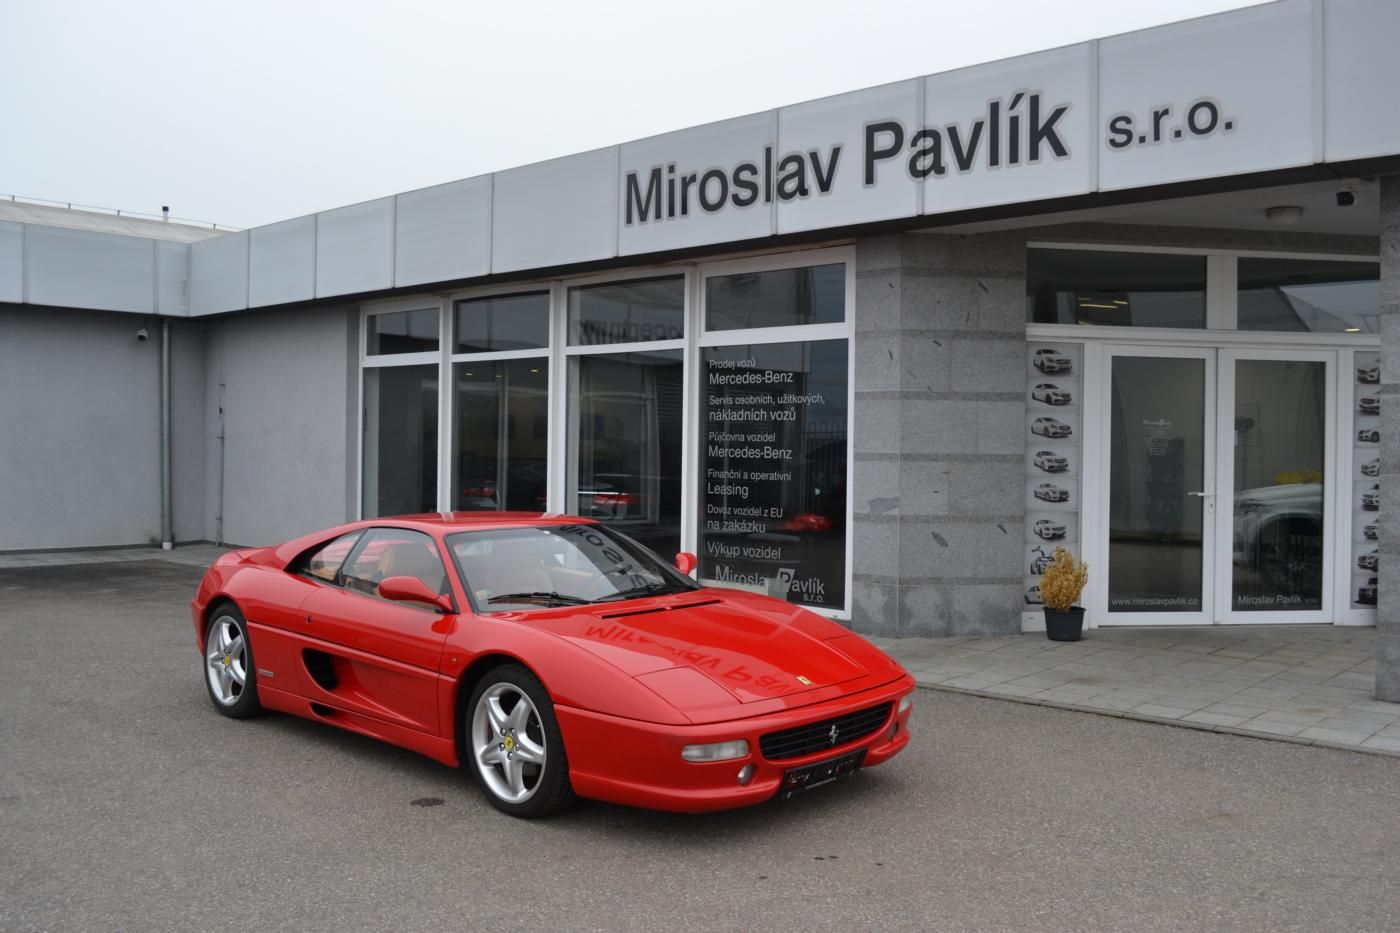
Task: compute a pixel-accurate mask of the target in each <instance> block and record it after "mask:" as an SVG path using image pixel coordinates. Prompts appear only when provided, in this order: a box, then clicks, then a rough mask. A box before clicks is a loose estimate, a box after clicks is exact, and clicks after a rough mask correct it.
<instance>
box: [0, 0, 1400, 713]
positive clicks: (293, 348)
mask: <svg viewBox="0 0 1400 933" xmlns="http://www.w3.org/2000/svg"><path fill="white" fill-rule="evenodd" d="M1397 36H1400V4H1397V3H1394V2H1393V0H1280V2H1275V3H1270V4H1265V5H1262V6H1256V7H1250V8H1246V9H1242V10H1238V11H1234V12H1229V13H1224V14H1220V15H1217V16H1210V17H1205V18H1201V19H1195V20H1189V21H1185V22H1180V23H1174V24H1171V25H1166V26H1161V27H1158V28H1153V29H1146V30H1142V31H1139V32H1133V33H1129V34H1125V35H1119V36H1113V37H1108V38H1103V39H1099V40H1096V41H1092V42H1085V43H1082V44H1079V45H1073V46H1067V47H1064V48H1057V49H1052V50H1049V51H1045V52H1039V53H1035V54H1031V55H1024V56H1020V57H1017V58H1011V59H1006V60H1002V61H996V62H991V63H988V64H984V65H977V66H973V67H968V68H962V69H959V70H956V71H950V72H942V73H937V74H931V75H927V76H924V77H917V78H912V79H910V80H907V81H901V82H898V83H894V84H888V85H883V86H880V87H874V88H867V89H864V90H858V91H854V92H851V93H848V94H842V95H838V96H835V97H828V98H822V99H819V100H812V101H808V102H805V103H800V104H795V105H793V106H789V107H781V108H778V109H775V110H770V111H765V112H762V113H756V114H750V115H747V116H743V117H738V118H735V119H732V120H726V121H723V122H720V123H714V124H709V125H706V126H700V127H694V128H691V129H684V130H680V131H677V132H673V133H668V134H665V135H661V136H656V137H652V138H649V139H642V140H637V141H634V142H627V143H622V144H620V145H616V146H611V147H608V148H606V149H599V150H595V151H592V152H585V153H581V154H578V155H572V156H567V157H564V158H559V159H554V160H551V161H548V162H542V163H538V164H534V165H528V166H524V167H521V168H514V169H509V170H506V171H500V172H496V173H494V174H491V175H487V176H480V177H475V178H468V179H464V180H461V181H454V182H450V183H448V184H443V185H439V186H436V187H432V188H425V189H421V190H417V191H409V192H404V193H402V194H398V195H394V196H391V197H385V198H381V199H378V200H374V201H368V202H365V203H361V204H354V205H350V206H346V207H340V208H336V209H334V210H328V211H324V212H322V213H319V214H315V215H312V216H306V217H297V218H293V219H290V220H285V221H281V222H278V223H273V224H268V225H265V226H260V227H256V228H253V229H251V230H241V231H236V232H230V231H224V230H219V229H204V228H199V227H194V226H191V225H185V224H180V223H173V222H163V221H160V220H154V219H151V220H146V219H140V218H130V217H124V216H110V215H104V214H98V213H93V212H88V211H81V210H71V209H64V208H54V207H47V206H43V205H38V204H33V203H25V202H21V201H14V202H9V201H5V202H0V551H20V550H42V549H49V548H74V547H96V546H121V545H132V544H140V543H147V542H165V543H172V542H173V543H175V544H177V545H178V544H179V543H183V542H191V541H214V542H220V543H232V544H248V545H251V544H262V543H270V542H276V541H280V540H283V539H286V538H289V537H291V536H294V535H298V534H301V533H304V532H308V531H312V530H316V529H319V528H323V527H328V526H331V525H335V524H338V523H341V522H344V521H348V520H353V519H358V518H361V517H366V518H367V517H374V516H380V515H393V514H401V513H409V512H423V511H448V510H467V511H470V510H496V509H510V510H529V511H542V510H547V511H557V512H570V513H579V514H582V515H586V516H591V517H594V518H597V519H599V520H601V521H605V522H608V523H610V524H613V525H615V526H617V527H618V528H620V529H621V530H624V531H626V532H627V533H629V534H631V535H633V536H634V537H636V538H638V539H639V540H641V541H643V542H645V543H646V544H648V545H650V546H651V547H652V548H653V549H655V550H656V551H658V552H659V553H663V554H666V555H669V554H672V553H675V552H677V551H692V552H694V553H696V554H697V555H698V557H699V568H698V571H697V573H698V575H699V577H700V578H701V579H702V580H705V581H711V582H717V583H721V584H724V585H731V586H738V587H742V588H747V589H757V590H761V591H763V592H768V593H772V594H774V595H777V596H780V597H783V598H786V599H788V600H790V601H792V602H796V603H801V604H803V605H807V606H810V607H812V608H813V609H815V610H816V611H819V612H822V613H825V614H828V615H831V616H833V617H835V618H838V619H840V620H842V621H844V622H846V623H847V624H849V625H850V626H851V627H852V628H854V629H855V630H857V631H860V632H865V633H872V634H879V635H891V636H901V637H905V636H908V637H918V636H939V635H951V634H1011V633H1015V632H1020V631H1033V630H1036V629H1038V628H1039V627H1042V626H1043V622H1042V620H1041V615H1040V597H1039V590H1038V587H1037V576H1038V573H1039V571H1040V570H1041V569H1042V568H1043V567H1044V564H1045V562H1046V560H1047V559H1048V556H1049V555H1050V554H1051V553H1053V551H1054V549H1055V547H1056V546H1057V545H1064V546H1066V547H1068V548H1069V549H1070V550H1072V551H1073V552H1075V553H1076V554H1078V555H1080V556H1082V557H1083V558H1084V559H1085V560H1087V561H1088V562H1089V563H1090V565H1091V566H1092V568H1093V572H1092V574H1091V576H1090V582H1089V587H1088V589H1087V590H1086V592H1085V595H1084V600H1083V601H1084V605H1085V606H1086V607H1087V609H1088V615H1087V624H1088V625H1089V626H1091V627H1095V626H1120V625H1155V626H1163V625H1173V626H1175V625H1188V624H1191V625H1194V624H1200V625H1217V624H1231V625H1235V624H1251V623H1272V624H1277V623H1287V622H1299V623H1314V624H1330V625H1378V626H1379V629H1378V633H1377V635H1378V637H1377V660H1378V664H1377V692H1378V695H1380V696H1382V697H1384V698H1387V699H1395V700H1400V586H1391V585H1389V584H1384V585H1383V578H1384V576H1385V571H1386V570H1390V571H1391V572H1392V574H1394V573H1395V571H1396V569H1400V561H1398V560H1397V554H1396V546H1395V545H1394V544H1393V543H1391V542H1394V541H1396V540H1397V537H1398V536H1397V534H1396V530H1397V529H1396V526H1395V517H1396V516H1397V515H1400V510H1397V504H1395V503H1392V502H1391V501H1390V499H1391V498H1394V493H1393V492H1392V490H1394V489H1396V488H1397V485H1398V484H1395V483H1391V482H1389V480H1390V478H1391V477H1392V476H1393V475H1395V474H1396V473H1397V472H1400V432H1398V431H1397V429H1400V398H1397V395H1400V94H1397V93H1396V89H1397V88H1400V58H1397V57H1396V55H1395V54H1394V48H1393V47H1394V44H1395V41H1394V40H1395V38H1396V37H1397ZM910 70H911V71H914V70H917V66H916V65H915V66H911V69H910ZM1385 398H1391V399H1392V401H1391V402H1384V399H1385ZM1386 554H1389V555H1390V556H1386Z"/></svg>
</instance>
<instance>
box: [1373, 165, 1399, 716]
mask: <svg viewBox="0 0 1400 933" xmlns="http://www.w3.org/2000/svg"><path fill="white" fill-rule="evenodd" d="M1380 236H1381V243H1380V253H1381V387H1380V394H1381V395H1382V396H1383V397H1384V399H1385V400H1384V401H1383V402H1382V403H1381V497H1382V498H1381V517H1380V525H1381V534H1380V552H1381V560H1380V568H1379V569H1380V573H1379V575H1378V576H1379V579H1380V605H1379V606H1377V607H1376V696H1377V697H1379V698H1380V699H1382V700H1393V701H1397V702H1400V175H1387V176H1385V177H1383V178H1382V179H1381V223H1380Z"/></svg>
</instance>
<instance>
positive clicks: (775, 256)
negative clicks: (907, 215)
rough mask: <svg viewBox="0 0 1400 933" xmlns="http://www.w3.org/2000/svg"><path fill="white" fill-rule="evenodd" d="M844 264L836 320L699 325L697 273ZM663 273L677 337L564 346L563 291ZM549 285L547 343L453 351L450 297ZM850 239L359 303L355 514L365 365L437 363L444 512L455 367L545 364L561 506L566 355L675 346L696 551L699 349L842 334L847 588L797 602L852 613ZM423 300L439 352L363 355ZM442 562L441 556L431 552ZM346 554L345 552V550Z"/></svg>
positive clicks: (554, 480)
mask: <svg viewBox="0 0 1400 933" xmlns="http://www.w3.org/2000/svg"><path fill="white" fill-rule="evenodd" d="M834 264H843V265H844V266H845V293H844V299H845V314H844V320H843V321H841V322H838V323H830V324H796V325H780V326H776V327H756V328H752V329H738V330H734V329H730V330H715V331H708V332H707V331H705V330H704V326H703V325H704V320H705V317H704V307H703V305H704V300H705V295H704V291H705V286H704V280H705V279H706V278H709V277H714V276H718V275H728V274H733V273H742V272H767V271H780V270H785V269H800V268H804V267H807V266H820V265H834ZM669 276H681V277H683V278H684V287H683V293H682V294H683V296H684V301H683V308H682V312H683V313H682V321H683V325H682V336H681V337H680V338H678V339H667V340H656V341H641V342H632V343H614V344H586V345H578V346H570V345H569V343H568V313H569V309H568V301H569V289H571V288H576V287H585V286H589V285H602V284H609V283H616V282H626V281H631V280H636V279H656V278H666V277H669ZM541 291H548V293H549V296H550V329H549V346H548V347H542V348H536V349H526V350H496V351H481V352H465V353H457V352H454V351H455V350H456V335H455V333H454V328H455V323H456V315H455V311H456V303H457V302H458V301H461V300H467V299H473V298H493V297H501V296H509V295H518V294H529V293H535V292H541ZM855 296H856V246H855V243H854V242H848V243H843V244H838V245H822V246H816V247H813V248H810V249H802V248H799V249H783V250H769V251H764V252H761V253H749V254H741V255H735V256H727V257H721V258H716V259H713V260H710V261H696V262H689V263H676V262H667V263H658V264H655V265H646V266H635V267H631V268H627V269H619V270H613V271H609V272H596V273H587V274H582V275H576V276H567V277H552V278H547V279H530V280H526V281H521V282H512V283H509V284H504V285H483V286H473V287H469V288H459V289H452V290H449V291H441V292H424V293H421V294H419V295H416V296H411V297H408V298H396V299H391V300H386V301H379V302H371V303H367V304H364V305H361V307H360V318H359V322H360V325H359V326H360V333H359V334H358V347H359V360H358V362H359V375H358V383H357V391H358V398H357V400H356V403H357V405H358V409H359V413H360V414H359V417H358V419H357V427H356V430H357V436H356V444H357V447H356V449H357V452H358V454H357V455H358V469H357V471H356V483H355V485H356V488H355V503H356V505H355V515H356V517H357V518H363V517H364V494H365V489H364V485H365V470H364V444H365V426H366V415H365V410H364V404H365V402H364V399H365V372H366V371H367V370H369V369H374V368H379V367H386V366H412V365H425V364H427V365H436V366H437V367H438V387H439V390H438V423H437V437H438V445H437V446H438V456H437V463H436V469H437V506H438V509H439V510H440V511H444V512H445V511H450V510H451V508H452V504H453V496H452V466H453V457H454V452H455V448H456V436H455V425H454V423H453V418H454V417H455V414H456V412H455V410H454V405H455V394H456V393H455V391H452V389H453V387H454V386H455V383H454V382H453V371H454V366H455V365H456V364H458V363H464V362H482V363H488V362H498V361H503V360H519V359H543V360H546V361H547V366H548V380H547V385H548V395H549V399H548V423H547V441H546V445H547V447H546V449H547V450H548V465H547V484H548V485H547V490H548V492H547V498H548V505H547V511H549V512H567V511H569V509H568V490H569V477H570V470H571V469H572V468H573V466H574V465H573V459H574V457H575V456H576V455H577V451H576V450H574V449H571V443H572V438H573V437H574V434H573V432H572V431H571V430H570V429H571V427H575V426H574V425H571V423H570V418H571V414H570V392H569V391H568V386H569V382H568V380H570V379H571V378H572V377H571V369H572V362H571V361H572V358H573V357H577V356H589V355H596V354H604V355H615V354H623V353H647V352H654V351H657V350H679V351H681V358H682V381H683V388H682V412H683V415H682V421H683V424H682V438H681V440H682V449H681V521H680V547H681V550H683V551H689V552H691V553H694V552H695V551H696V548H697V546H698V541H699V528H698V523H697V510H698V508H699V499H700V483H701V482H702V481H703V478H702V477H701V476H700V467H701V464H702V463H703V459H702V454H703V450H704V446H703V436H702V432H701V431H700V426H699V424H698V421H697V419H698V417H699V411H700V392H701V390H702V387H701V386H700V384H699V382H698V378H697V375H696V374H697V373H699V372H700V369H699V365H700V354H701V350H702V348H704V347H715V346H736V345H745V344H769V343H798V342H807V341H815V340H835V339H843V340H846V341H847V372H846V380H847V398H846V405H847V428H846V475H847V478H848V491H847V496H846V515H845V522H846V535H845V539H846V540H845V591H846V596H845V600H844V603H843V605H842V606H841V607H840V608H831V607H817V606H804V608H807V609H808V610H810V611H812V612H815V613H818V614H820V615H825V616H827V617H830V618H834V619H839V620H848V619H849V618H850V617H851V606H852V587H853V584H854V565H853V535H854V520H855V497H854V496H852V495H851V494H850V490H849V480H850V478H851V477H853V476H854V475H855V441H854V432H853V430H852V422H851V415H852V414H853V413H854V411H855V357H856V352H855V333H856V315H857V314H858V313H859V309H858V308H857V307H856V300H855ZM425 306H436V307H437V308H438V313H439V331H438V334H439V338H438V346H439V349H438V351H437V352H433V353H414V354H393V355H386V354H380V355H375V356H371V355H369V354H368V353H367V352H366V348H367V346H368V319H369V318H370V317H371V316H374V315H376V314H383V313H392V312H396V311H407V310H418V309H421V308H423V307H425ZM439 558H440V559H441V555H439ZM347 561H348V557H347Z"/></svg>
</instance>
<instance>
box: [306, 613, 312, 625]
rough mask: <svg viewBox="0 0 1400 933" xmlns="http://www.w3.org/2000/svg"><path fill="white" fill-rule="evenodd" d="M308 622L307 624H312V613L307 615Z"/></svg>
mask: <svg viewBox="0 0 1400 933" xmlns="http://www.w3.org/2000/svg"><path fill="white" fill-rule="evenodd" d="M306 624H307V625H310V624H311V616H310V615H307V617H306Z"/></svg>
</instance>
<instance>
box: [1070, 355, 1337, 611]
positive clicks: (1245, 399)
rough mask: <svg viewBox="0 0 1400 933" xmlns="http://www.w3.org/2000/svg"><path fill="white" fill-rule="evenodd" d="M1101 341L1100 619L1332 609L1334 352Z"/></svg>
mask: <svg viewBox="0 0 1400 933" xmlns="http://www.w3.org/2000/svg"><path fill="white" fill-rule="evenodd" d="M1105 350H1106V360H1105V361H1106V364H1107V367H1106V368H1107V372H1106V374H1105V375H1106V379H1105V384H1106V395H1107V396H1108V397H1107V398H1106V399H1105V401H1104V415H1105V417H1106V419H1107V420H1106V424H1105V430H1104V432H1103V435H1102V436H1103V438H1104V443H1103V447H1104V457H1105V462H1104V464H1103V468H1104V473H1103V476H1104V477H1105V479H1106V480H1107V482H1106V484H1105V486H1106V490H1105V493H1106V500H1105V501H1104V504H1103V509H1102V512H1101V514H1102V519H1101V522H1100V524H1101V526H1102V527H1101V532H1102V535H1101V538H1100V540H1101V541H1105V542H1106V554H1105V555H1104V556H1105V557H1106V560H1104V561H1103V565H1104V566H1105V568H1106V573H1104V574H1103V575H1102V577H1101V578H1100V579H1099V582H1098V586H1099V588H1100V598H1099V599H1098V600H1097V601H1096V602H1097V605H1099V606H1100V607H1102V608H1103V609H1104V610H1106V612H1105V614H1103V615H1101V616H1100V624H1107V625H1133V624H1146V625H1189V624H1208V623H1212V622H1228V623H1249V622H1257V623H1280V622H1329V621H1332V619H1331V608H1332V607H1331V602H1332V600H1331V597H1330V594H1331V592H1332V583H1331V570H1330V567H1331V563H1330V561H1331V552H1332V546H1331V542H1332V540H1333V537H1334V535H1333V527H1334V525H1335V521H1334V516H1333V514H1332V513H1333V512H1334V508H1333V505H1332V504H1331V503H1332V499H1333V498H1334V497H1333V495H1332V494H1331V491H1330V490H1329V488H1328V484H1327V478H1328V477H1329V476H1331V475H1333V472H1334V469H1335V451H1334V446H1335V445H1332V444H1329V443H1328V438H1330V437H1332V435H1333V433H1334V427H1333V420H1332V418H1333V414H1332V413H1333V405H1334V401H1333V388H1332V383H1333V374H1332V372H1333V365H1334V362H1335V360H1334V356H1335V354H1333V353H1331V352H1328V351H1292V350H1224V349H1222V350H1217V349H1213V348H1177V347H1172V348H1167V347H1107V348H1105ZM1105 589H1106V592H1104V590H1105Z"/></svg>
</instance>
